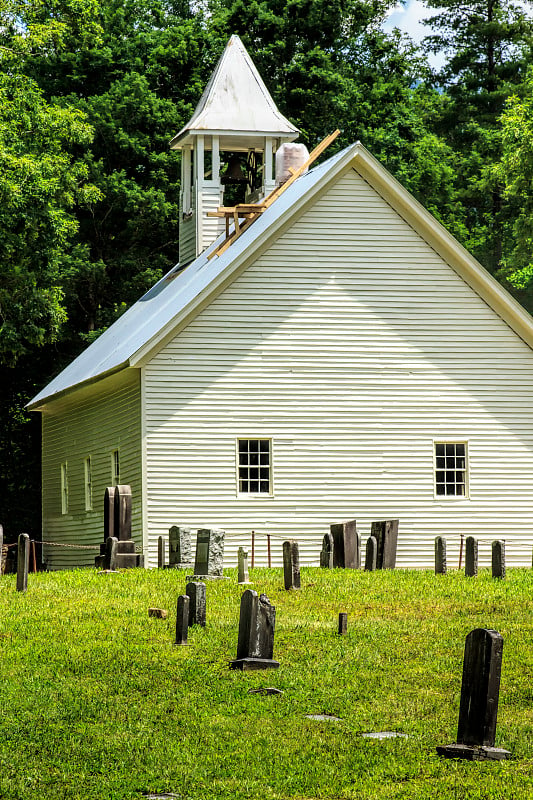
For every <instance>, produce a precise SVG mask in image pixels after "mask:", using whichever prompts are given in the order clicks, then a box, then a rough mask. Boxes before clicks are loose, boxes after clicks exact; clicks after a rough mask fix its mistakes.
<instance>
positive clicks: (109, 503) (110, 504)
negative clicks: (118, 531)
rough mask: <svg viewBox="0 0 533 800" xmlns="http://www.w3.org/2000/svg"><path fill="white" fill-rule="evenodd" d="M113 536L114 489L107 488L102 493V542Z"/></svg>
mask: <svg viewBox="0 0 533 800" xmlns="http://www.w3.org/2000/svg"><path fill="white" fill-rule="evenodd" d="M114 535H115V487H114V486H107V487H106V490H105V492H104V542H105V541H107V539H108V538H109V537H110V536H114Z"/></svg>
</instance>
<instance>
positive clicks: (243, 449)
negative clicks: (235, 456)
mask: <svg viewBox="0 0 533 800" xmlns="http://www.w3.org/2000/svg"><path fill="white" fill-rule="evenodd" d="M247 452H248V439H239V453H247Z"/></svg>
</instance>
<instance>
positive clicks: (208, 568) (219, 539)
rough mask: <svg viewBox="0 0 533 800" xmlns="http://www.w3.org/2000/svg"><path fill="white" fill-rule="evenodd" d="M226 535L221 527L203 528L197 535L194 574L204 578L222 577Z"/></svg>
mask: <svg viewBox="0 0 533 800" xmlns="http://www.w3.org/2000/svg"><path fill="white" fill-rule="evenodd" d="M224 536H225V532H224V531H223V530H222V529H221V528H201V529H200V530H199V531H198V535H197V537H196V556H195V559H194V575H195V576H197V577H202V578H222V577H223V572H222V568H223V566H224Z"/></svg>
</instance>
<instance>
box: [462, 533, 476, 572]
mask: <svg viewBox="0 0 533 800" xmlns="http://www.w3.org/2000/svg"><path fill="white" fill-rule="evenodd" d="M477 568H478V545H477V539H474V537H473V536H467V537H466V548H465V575H467V576H468V577H469V578H475V576H476V575H477Z"/></svg>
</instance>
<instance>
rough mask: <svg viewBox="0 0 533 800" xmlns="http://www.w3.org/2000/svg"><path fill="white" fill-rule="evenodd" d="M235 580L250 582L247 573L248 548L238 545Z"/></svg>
mask: <svg viewBox="0 0 533 800" xmlns="http://www.w3.org/2000/svg"><path fill="white" fill-rule="evenodd" d="M237 581H238V583H250V576H249V574H248V550H245V549H244V547H239V549H238V551H237Z"/></svg>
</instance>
